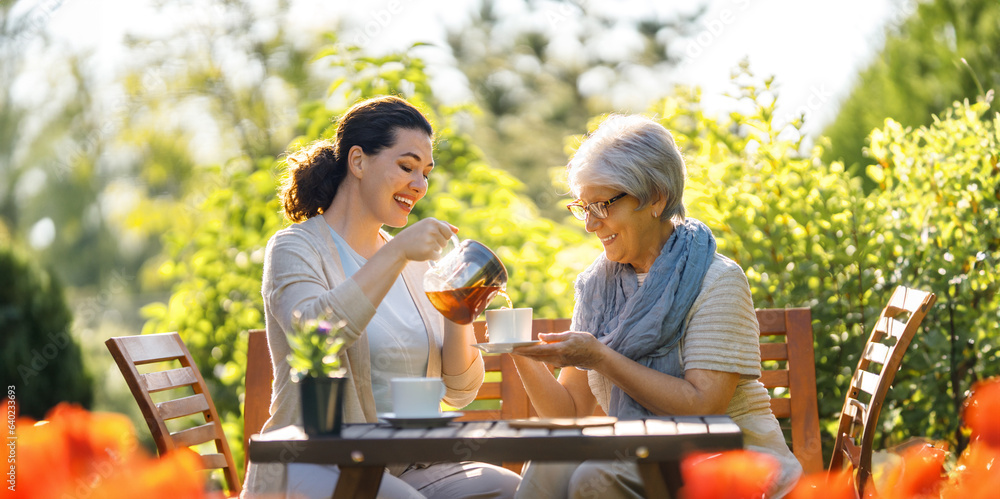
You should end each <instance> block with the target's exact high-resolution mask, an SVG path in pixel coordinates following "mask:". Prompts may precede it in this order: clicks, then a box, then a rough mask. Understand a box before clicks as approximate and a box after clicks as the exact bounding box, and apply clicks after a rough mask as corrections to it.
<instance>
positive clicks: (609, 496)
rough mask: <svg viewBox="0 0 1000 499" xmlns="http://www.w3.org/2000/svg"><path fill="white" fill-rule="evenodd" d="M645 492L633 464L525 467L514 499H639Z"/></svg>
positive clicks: (608, 462)
mask: <svg viewBox="0 0 1000 499" xmlns="http://www.w3.org/2000/svg"><path fill="white" fill-rule="evenodd" d="M644 494H645V488H644V487H643V485H642V477H641V476H640V475H639V467H638V466H636V464H635V462H633V461H625V460H618V461H584V462H582V463H536V462H529V463H528V466H527V467H525V470H524V473H523V478H522V479H521V485H520V486H519V487H518V488H517V496H516V497H517V499H540V498H550V499H564V498H565V499H642V498H643V497H644Z"/></svg>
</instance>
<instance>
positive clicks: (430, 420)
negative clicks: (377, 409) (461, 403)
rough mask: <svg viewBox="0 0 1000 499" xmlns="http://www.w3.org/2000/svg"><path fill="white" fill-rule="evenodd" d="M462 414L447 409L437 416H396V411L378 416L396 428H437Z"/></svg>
mask: <svg viewBox="0 0 1000 499" xmlns="http://www.w3.org/2000/svg"><path fill="white" fill-rule="evenodd" d="M462 414H463V413H461V412H458V411H447V412H442V413H441V414H438V415H436V416H426V417H412V416H396V413H394V412H383V413H381V414H379V415H378V418H379V419H381V420H382V421H385V422H386V423H389V424H390V425H392V426H394V427H396V428H436V427H438V426H445V425H447V424H448V423H450V422H451V421H452V420H453V419H455V418H457V417H460V416H462Z"/></svg>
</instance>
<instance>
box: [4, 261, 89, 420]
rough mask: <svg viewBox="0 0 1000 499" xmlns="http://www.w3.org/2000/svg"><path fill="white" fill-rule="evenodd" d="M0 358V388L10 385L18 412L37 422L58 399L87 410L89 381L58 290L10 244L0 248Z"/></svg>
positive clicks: (55, 282) (48, 275)
mask: <svg viewBox="0 0 1000 499" xmlns="http://www.w3.org/2000/svg"><path fill="white" fill-rule="evenodd" d="M0 282H2V283H3V285H2V286H0V331H3V335H2V336H0V358H2V360H3V362H2V368H0V376H2V381H0V383H2V385H0V386H4V387H6V388H7V389H8V390H9V389H10V387H13V390H14V393H15V396H14V400H15V402H16V403H17V404H18V406H19V411H20V414H22V415H25V416H30V417H32V418H35V419H42V418H43V417H45V413H46V412H47V411H48V410H49V408H51V407H52V406H54V405H56V404H57V403H59V402H61V401H68V402H76V403H79V404H81V405H83V406H84V407H90V403H91V401H92V400H93V389H92V387H91V378H90V375H89V374H88V373H87V371H86V369H85V368H84V364H83V359H82V358H81V355H80V347H79V346H78V345H77V343H76V340H75V339H74V338H73V337H72V336H70V325H71V324H72V322H73V318H72V315H71V314H70V310H69V308H68V307H67V306H66V299H65V298H64V296H63V289H62V286H61V285H60V284H59V281H58V280H57V279H56V277H55V276H54V275H53V274H51V273H50V272H48V271H46V270H43V269H41V268H40V267H39V266H38V265H37V264H35V263H34V262H32V260H31V258H30V256H29V255H28V254H27V253H26V252H23V251H21V250H18V249H17V248H14V247H13V246H9V245H5V246H0Z"/></svg>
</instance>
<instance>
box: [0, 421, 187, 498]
mask: <svg viewBox="0 0 1000 499" xmlns="http://www.w3.org/2000/svg"><path fill="white" fill-rule="evenodd" d="M15 430H16V437H17V439H16V444H17V447H16V457H17V461H16V463H15V467H16V477H15V481H16V483H15V485H14V487H15V488H14V491H13V492H11V491H10V489H8V488H6V487H5V490H6V492H7V494H6V495H7V496H8V497H15V498H46V499H47V498H60V497H80V498H83V497H87V498H117V497H123V498H124V497H144V498H150V497H152V498H157V497H163V498H164V499H175V498H180V497H184V498H203V497H204V492H203V488H204V478H203V477H202V475H201V472H200V471H199V469H200V458H198V457H197V455H195V454H194V453H192V452H191V451H186V450H185V451H183V452H174V453H171V454H170V455H168V456H165V457H164V458H162V459H155V458H150V457H148V456H147V455H146V454H145V453H144V452H141V448H140V447H139V443H138V441H137V440H136V438H135V430H134V429H133V427H132V423H130V422H129V420H128V418H126V417H125V416H123V415H120V414H112V413H91V412H88V411H86V410H84V409H82V408H80V407H78V406H75V405H70V404H65V403H63V404H59V405H57V406H56V407H55V408H53V409H52V410H51V411H49V413H48V414H47V415H46V421H43V422H40V423H37V424H36V423H35V421H33V420H31V419H29V418H18V420H17V422H16V424H15ZM157 494H159V495H157Z"/></svg>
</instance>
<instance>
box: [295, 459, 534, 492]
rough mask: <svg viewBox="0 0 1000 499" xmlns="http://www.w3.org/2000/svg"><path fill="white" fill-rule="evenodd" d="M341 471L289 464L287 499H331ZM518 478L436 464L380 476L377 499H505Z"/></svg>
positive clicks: (480, 467) (487, 468)
mask: <svg viewBox="0 0 1000 499" xmlns="http://www.w3.org/2000/svg"><path fill="white" fill-rule="evenodd" d="M339 477H340V469H339V468H337V467H336V466H324V465H318V464H300V463H295V464H289V465H288V487H287V498H288V499H292V498H301V499H330V497H331V496H332V495H333V489H334V486H335V485H336V483H337V478H339ZM520 481H521V477H520V476H518V475H517V474H516V473H514V472H512V471H510V470H507V469H504V468H501V467H499V466H493V465H491V464H486V463H477V462H461V463H435V464H430V465H423V464H418V465H414V466H412V467H410V468H409V469H407V470H406V471H404V472H403V473H401V474H400V475H399V476H398V477H395V476H392V475H391V474H389V472H385V473H384V474H383V475H382V484H381V485H380V486H379V489H378V499H436V498H448V499H466V498H467V499H508V498H512V497H514V492H515V490H517V485H518V483H520Z"/></svg>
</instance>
